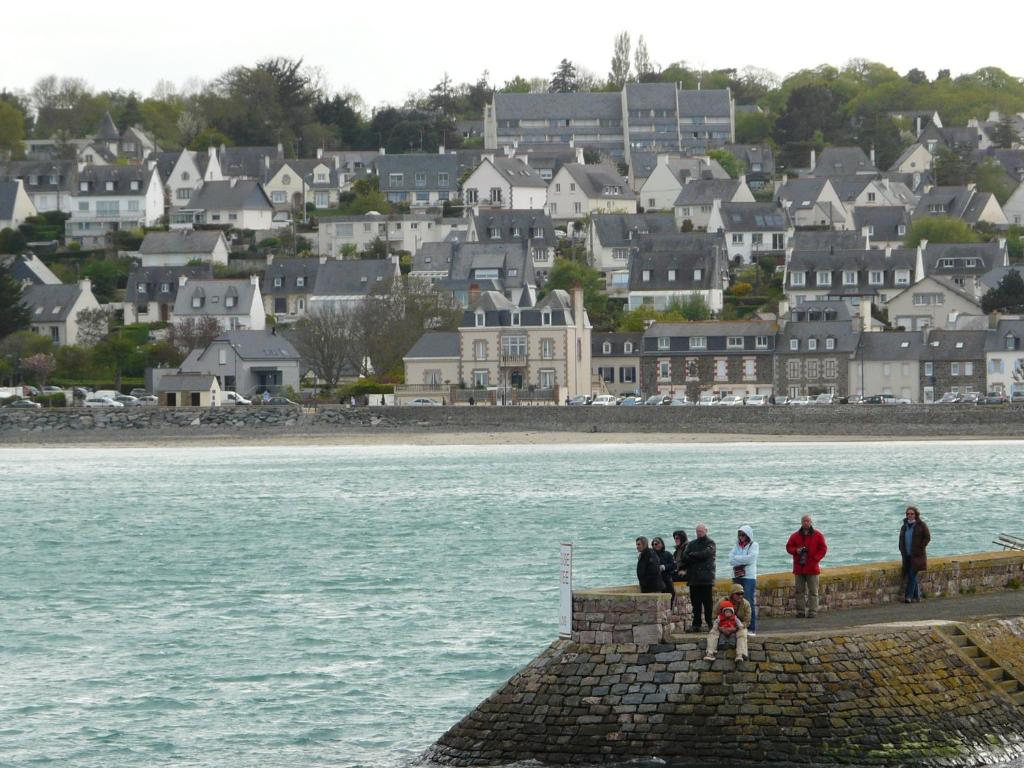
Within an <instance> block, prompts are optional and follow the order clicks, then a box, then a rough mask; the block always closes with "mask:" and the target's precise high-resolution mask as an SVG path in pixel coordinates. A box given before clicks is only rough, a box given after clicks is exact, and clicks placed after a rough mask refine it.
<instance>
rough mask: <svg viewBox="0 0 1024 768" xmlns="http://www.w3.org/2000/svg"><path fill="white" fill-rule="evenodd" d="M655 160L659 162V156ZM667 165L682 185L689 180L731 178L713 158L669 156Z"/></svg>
mask: <svg viewBox="0 0 1024 768" xmlns="http://www.w3.org/2000/svg"><path fill="white" fill-rule="evenodd" d="M662 154H663V153H662ZM655 159H656V160H657V156H655ZM666 165H667V167H668V170H669V171H671V173H672V176H673V177H675V180H676V181H678V182H679V183H680V184H686V183H687V181H688V180H699V179H730V178H731V177H730V176H729V174H728V173H726V171H725V169H724V168H723V167H722V166H721V165H720V164H719V162H718V161H717V160H715V159H713V158H711V159H707V158H703V157H679V156H675V155H669V156H668V163H667V164H666ZM652 170H653V169H652Z"/></svg>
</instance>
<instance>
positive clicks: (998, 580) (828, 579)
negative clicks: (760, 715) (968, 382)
mask: <svg viewBox="0 0 1024 768" xmlns="http://www.w3.org/2000/svg"><path fill="white" fill-rule="evenodd" d="M902 578H903V577H902V569H901V564H900V563H899V562H898V561H896V562H885V563H871V564H869V565H853V566H846V567H842V568H826V569H825V570H824V571H822V574H821V578H820V580H819V589H818V591H819V595H820V607H819V611H821V612H822V613H824V612H826V611H830V610H832V611H834V610H842V609H846V608H862V607H867V606H871V605H881V604H884V603H891V602H894V601H896V600H897V599H899V598H900V597H902V595H903V589H902ZM920 583H921V589H922V591H923V593H924V595H925V597H926V598H927V597H957V596H959V595H963V594H975V593H978V592H989V591H993V590H1000V589H1007V588H1011V589H1012V588H1015V587H1016V588H1021V587H1024V552H979V553H976V554H971V555H957V556H956V557H933V558H929V562H928V570H927V571H925V572H923V573H922V574H921V578H920ZM730 586H731V582H730V581H729V580H728V579H724V580H720V581H719V582H718V583H717V584H716V585H715V596H716V598H722V597H724V596H726V595H728V594H729V588H730ZM676 590H677V593H678V595H677V597H676V605H675V609H674V610H672V609H671V608H670V606H669V603H670V596H669V595H667V594H641V593H640V591H639V589H638V588H637V587H636V586H627V587H606V588H602V589H593V590H581V591H577V592H574V593H573V639H574V640H576V641H577V642H584V643H622V642H640V643H643V642H659V641H660V640H661V639H662V638H664V637H667V636H668V635H669V634H671V633H672V632H673V631H674V630H678V629H680V628H681V627H682V625H683V624H684V623H687V624H688V623H689V620H690V617H691V615H692V614H691V608H690V601H689V594H688V592H687V589H686V585H685V584H677V585H676ZM757 607H758V615H759V616H762V617H770V616H786V615H792V614H793V612H794V611H795V601H794V593H793V576H792V574H790V573H769V574H761V575H759V576H758V579H757Z"/></svg>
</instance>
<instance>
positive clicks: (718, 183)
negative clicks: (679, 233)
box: [672, 177, 754, 229]
mask: <svg viewBox="0 0 1024 768" xmlns="http://www.w3.org/2000/svg"><path fill="white" fill-rule="evenodd" d="M716 200H718V201H719V202H722V203H753V202H754V193H753V192H751V191H750V187H748V186H747V182H746V180H745V179H744V178H743V177H740V178H738V179H700V180H697V181H690V182H688V183H686V184H684V185H683V188H682V189H681V190H679V194H678V195H676V199H675V201H674V202H673V204H672V205H673V211H674V215H675V217H676V224H677V225H679V227H680V228H683V229H687V228H693V229H708V224H709V223H710V221H711V211H712V209H713V208H714V204H715V201H716ZM687 222H689V223H687Z"/></svg>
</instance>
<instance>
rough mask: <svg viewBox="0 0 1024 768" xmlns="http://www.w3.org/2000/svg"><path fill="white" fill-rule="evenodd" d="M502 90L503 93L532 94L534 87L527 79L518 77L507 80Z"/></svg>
mask: <svg viewBox="0 0 1024 768" xmlns="http://www.w3.org/2000/svg"><path fill="white" fill-rule="evenodd" d="M500 90H501V92H502V93H531V92H532V91H533V86H532V85H531V84H530V81H529V80H527V79H526V78H524V77H520V76H519V75H516V76H515V77H513V78H512V79H511V80H506V81H505V84H504V85H503V86H501V88H500Z"/></svg>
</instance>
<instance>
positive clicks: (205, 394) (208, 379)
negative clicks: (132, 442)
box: [153, 369, 224, 408]
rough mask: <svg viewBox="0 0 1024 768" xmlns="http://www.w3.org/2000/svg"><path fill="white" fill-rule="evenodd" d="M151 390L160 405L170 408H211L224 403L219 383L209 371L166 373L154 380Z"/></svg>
mask: <svg viewBox="0 0 1024 768" xmlns="http://www.w3.org/2000/svg"><path fill="white" fill-rule="evenodd" d="M156 370H160V369H156ZM153 391H154V393H155V394H156V396H157V397H158V398H159V399H160V405H164V406H169V407H172V408H174V407H192V408H212V407H214V406H217V405H223V404H224V395H223V393H222V392H221V388H220V383H219V382H218V381H217V377H216V376H214V375H213V374H211V373H167V374H165V375H163V376H160V377H159V379H157V380H156V383H155V384H154V386H153Z"/></svg>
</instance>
